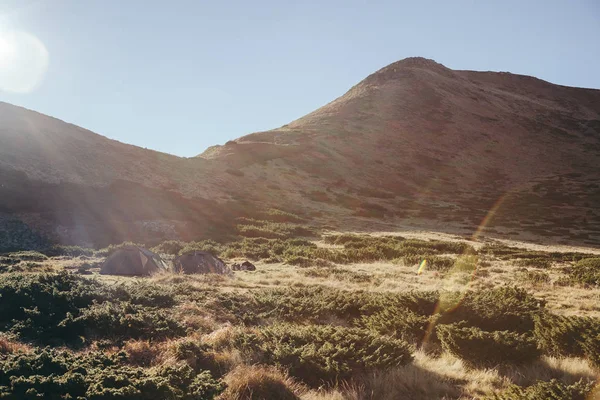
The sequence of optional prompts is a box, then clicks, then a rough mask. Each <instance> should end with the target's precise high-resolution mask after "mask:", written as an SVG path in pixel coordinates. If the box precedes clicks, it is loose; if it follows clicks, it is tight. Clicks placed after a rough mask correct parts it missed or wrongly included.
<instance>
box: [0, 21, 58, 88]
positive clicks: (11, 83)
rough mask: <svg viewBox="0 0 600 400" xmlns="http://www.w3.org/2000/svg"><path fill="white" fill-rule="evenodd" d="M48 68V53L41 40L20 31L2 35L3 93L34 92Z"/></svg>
mask: <svg viewBox="0 0 600 400" xmlns="http://www.w3.org/2000/svg"><path fill="white" fill-rule="evenodd" d="M47 67H48V50H46V46H44V44H43V43H42V42H41V41H40V40H39V39H38V38H36V37H35V36H33V35H31V34H29V33H26V32H21V31H0V91H5V92H13V93H29V92H31V91H33V90H34V89H35V88H36V87H37V86H38V85H39V84H40V83H41V82H42V80H43V78H44V75H45V73H46V69H47Z"/></svg>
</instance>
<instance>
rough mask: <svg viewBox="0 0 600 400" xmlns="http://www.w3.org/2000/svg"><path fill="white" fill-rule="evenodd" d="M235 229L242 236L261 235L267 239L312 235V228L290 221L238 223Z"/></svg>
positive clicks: (313, 232) (313, 234)
mask: <svg viewBox="0 0 600 400" xmlns="http://www.w3.org/2000/svg"><path fill="white" fill-rule="evenodd" d="M237 230H238V232H239V234H240V235H241V236H244V237H262V238H267V239H286V238H296V237H313V236H315V235H316V232H315V231H314V229H312V228H309V227H306V226H303V225H296V224H290V223H280V222H270V221H254V222H253V223H252V224H251V225H243V224H238V225H237Z"/></svg>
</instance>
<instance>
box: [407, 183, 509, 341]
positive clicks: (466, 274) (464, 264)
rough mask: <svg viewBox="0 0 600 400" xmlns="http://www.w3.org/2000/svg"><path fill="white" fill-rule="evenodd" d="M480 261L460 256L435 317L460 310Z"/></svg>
mask: <svg viewBox="0 0 600 400" xmlns="http://www.w3.org/2000/svg"><path fill="white" fill-rule="evenodd" d="M509 193H510V192H506V193H504V194H503V195H502V196H500V198H499V199H498V200H497V201H496V202H495V203H494V205H493V206H492V207H491V208H490V210H489V211H488V213H487V214H486V216H485V217H484V218H483V219H482V220H481V223H480V224H479V226H478V227H477V229H476V230H475V233H473V235H472V236H471V240H476V239H477V238H478V237H479V236H480V235H481V233H482V232H483V231H484V230H485V228H486V227H487V226H489V225H490V223H491V222H492V220H493V219H494V217H495V215H496V213H497V212H498V210H499V209H500V207H501V206H502V204H503V203H504V202H505V200H506V199H507V197H508V195H509ZM478 261H479V259H478V257H477V255H475V254H469V253H464V254H462V255H460V256H459V257H458V258H457V259H456V261H455V262H454V265H453V266H452V268H451V269H450V270H449V271H448V273H447V274H446V277H445V278H446V279H444V281H443V283H442V284H443V287H442V288H441V290H440V298H439V300H438V302H437V304H436V305H435V310H434V313H433V315H437V314H440V315H441V314H445V313H451V312H453V311H454V310H456V309H457V308H458V306H459V305H460V304H461V302H462V300H463V299H464V296H465V294H466V293H467V290H468V289H469V286H470V284H471V283H472V282H473V280H474V277H475V274H476V273H477V263H478ZM426 265H427V262H426V260H423V261H422V262H421V265H420V266H419V271H418V274H419V275H420V274H421V273H422V271H424V269H425V267H426ZM436 320H437V319H433V320H432V321H431V322H430V323H429V325H428V326H427V330H426V331H425V336H424V338H423V344H426V343H427V342H428V340H429V338H430V337H431V335H432V333H433V331H434V329H435V325H436Z"/></svg>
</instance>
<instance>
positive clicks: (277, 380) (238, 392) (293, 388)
mask: <svg viewBox="0 0 600 400" xmlns="http://www.w3.org/2000/svg"><path fill="white" fill-rule="evenodd" d="M224 382H225V384H226V385H227V389H226V390H225V391H224V392H223V394H221V396H219V399H221V400H267V399H277V400H299V399H300V397H299V396H298V394H300V393H302V392H303V390H302V387H301V386H300V385H298V384H297V383H295V382H294V381H293V380H292V379H290V378H289V377H288V376H287V375H286V374H284V373H283V372H281V371H279V370H278V369H276V368H274V367H269V366H262V365H253V366H247V365H240V366H238V367H237V368H236V369H234V370H233V371H231V372H230V373H229V374H227V376H226V377H225V379H224Z"/></svg>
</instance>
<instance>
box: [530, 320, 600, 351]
mask: <svg viewBox="0 0 600 400" xmlns="http://www.w3.org/2000/svg"><path fill="white" fill-rule="evenodd" d="M599 334H600V321H599V320H598V319H593V318H587V317H575V316H569V317H566V316H559V315H553V314H549V313H548V314H543V315H539V316H536V317H535V329H534V330H533V335H534V337H535V339H536V341H537V343H538V346H539V347H540V348H541V349H542V350H544V352H546V353H548V354H550V355H553V356H576V357H580V356H583V355H584V353H585V351H584V348H583V344H584V343H585V342H586V340H588V339H589V338H593V337H595V336H596V335H599Z"/></svg>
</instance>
